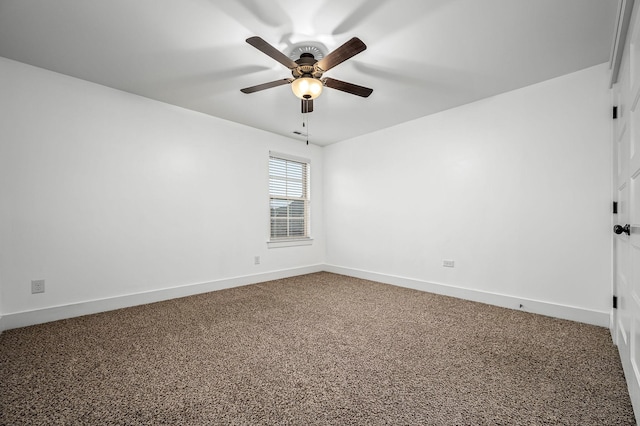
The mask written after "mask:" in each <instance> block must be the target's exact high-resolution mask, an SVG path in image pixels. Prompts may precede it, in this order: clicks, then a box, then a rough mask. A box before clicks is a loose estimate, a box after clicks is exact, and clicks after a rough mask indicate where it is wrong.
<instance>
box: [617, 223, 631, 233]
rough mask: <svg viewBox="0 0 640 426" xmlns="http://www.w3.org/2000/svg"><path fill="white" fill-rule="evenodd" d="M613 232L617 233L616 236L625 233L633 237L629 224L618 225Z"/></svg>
mask: <svg viewBox="0 0 640 426" xmlns="http://www.w3.org/2000/svg"><path fill="white" fill-rule="evenodd" d="M613 232H615V233H616V234H618V235H620V234H622V233H623V232H624V233H625V234H627V235H631V230H630V226H629V224H628V223H627V224H626V225H625V226H622V225H616V226H614V227H613Z"/></svg>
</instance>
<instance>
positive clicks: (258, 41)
mask: <svg viewBox="0 0 640 426" xmlns="http://www.w3.org/2000/svg"><path fill="white" fill-rule="evenodd" d="M246 41H247V43H249V44H250V45H252V46H253V47H255V48H256V49H258V50H259V51H261V52H262V53H264V54H265V55H267V56H270V57H272V58H273V59H275V60H276V61H278V62H280V63H281V64H282V65H284V66H285V67H287V68H289V69H290V70H293V69H296V68H298V64H296V63H295V62H294V61H292V60H291V59H289V58H288V57H287V56H286V55H285V54H284V53H282V52H281V51H279V50H278V49H276V48H275V47H273V46H272V45H270V44H269V43H267V42H266V41H264V40H263V39H262V38H260V37H258V36H254V37H249V38H248V39H247V40H246Z"/></svg>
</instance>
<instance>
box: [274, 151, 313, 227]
mask: <svg viewBox="0 0 640 426" xmlns="http://www.w3.org/2000/svg"><path fill="white" fill-rule="evenodd" d="M282 157H283V156H280V155H278V154H274V153H271V154H270V155H269V199H270V202H269V207H270V208H269V210H270V221H271V240H279V239H295V238H308V237H309V162H308V161H305V160H302V159H299V160H294V159H289V158H282Z"/></svg>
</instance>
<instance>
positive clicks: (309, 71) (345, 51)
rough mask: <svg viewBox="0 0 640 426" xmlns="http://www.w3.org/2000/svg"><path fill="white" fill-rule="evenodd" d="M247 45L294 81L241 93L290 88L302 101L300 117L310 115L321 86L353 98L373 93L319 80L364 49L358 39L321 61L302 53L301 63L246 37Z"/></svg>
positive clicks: (270, 84) (323, 79)
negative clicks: (284, 70)
mask: <svg viewBox="0 0 640 426" xmlns="http://www.w3.org/2000/svg"><path fill="white" fill-rule="evenodd" d="M246 41H247V43H249V44H250V45H252V46H253V47H255V48H256V49H258V50H259V51H261V52H262V53H264V54H266V55H268V56H270V57H272V58H273V59H275V60H276V61H278V62H280V63H281V64H282V65H284V66H285V67H287V68H289V69H290V70H291V74H292V75H293V78H291V77H290V78H283V79H280V80H275V81H271V82H268V83H263V84H258V85H257V86H251V87H245V88H244V89H240V91H241V92H242V93H254V92H258V91H260V90H265V89H270V88H272V87H277V86H282V85H285V84H291V89H292V90H293V93H294V94H295V95H296V96H297V97H298V98H300V99H301V100H302V113H309V112H312V111H313V100H314V99H315V98H317V97H318V96H320V93H322V88H323V86H327V87H329V88H331V89H336V90H340V91H343V92H346V93H351V94H352V95H357V96H362V97H363V98H366V97H368V96H369V95H370V94H371V93H372V92H373V89H369V88H368V87H363V86H358V85H357V84H352V83H347V82H345V81H340V80H336V79H334V78H330V77H324V78H322V74H324V73H325V72H327V71H329V70H330V69H331V68H333V67H335V66H336V65H338V64H341V63H342V62H344V61H346V60H347V59H349V58H351V57H353V56H355V55H357V54H358V53H360V52H362V51H363V50H365V49H366V48H367V46H366V45H365V44H364V43H363V42H362V40H360V39H359V38H357V37H353V38H352V39H351V40H349V41H347V42H346V43H344V44H343V45H342V46H340V47H338V48H337V49H336V50H334V51H333V52H330V53H329V54H327V55H326V56H325V57H324V58H322V59H320V60H317V59H316V58H315V57H314V55H313V54H312V53H309V52H303V53H302V54H301V55H300V59H298V60H295V61H294V60H292V59H290V58H289V57H287V56H286V55H285V54H284V53H282V52H280V51H279V50H278V49H276V48H275V47H273V46H272V45H270V44H269V43H267V42H266V41H264V40H263V39H262V38H260V37H257V36H256V37H249V38H248V39H247V40H246Z"/></svg>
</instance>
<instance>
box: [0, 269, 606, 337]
mask: <svg viewBox="0 0 640 426" xmlns="http://www.w3.org/2000/svg"><path fill="white" fill-rule="evenodd" d="M321 271H327V272H333V273H336V274H341V275H347V276H351V277H356V278H362V279H367V280H371V281H377V282H381V283H385V284H391V285H397V286H400V287H407V288H412V289H415V290H421V291H426V292H429V293H435V294H442V295H445V296H452V297H457V298H459V299H465V300H472V301H475V302H482V303H487V304H490V305H496V306H501V307H505V308H511V309H517V310H522V311H526V312H532V313H536V314H541V315H547V316H551V317H556V318H562V319H567V320H571V321H577V322H582V323H586V324H592V325H597V326H601V327H610V318H611V315H610V313H609V312H600V311H592V310H588V309H582V308H577V307H574V306H566V305H559V304H554V303H549V302H542V301H537V300H530V299H523V298H519V297H514V296H508V295H504V294H497V293H489V292H483V291H479V290H473V289H468V288H462V287H455V286H450V285H447V284H439V283H432V282H427V281H421V280H416V279H413V278H406V277H399V276H394V275H388V274H381V273H377V272H371V271H364V270H359V269H353V268H346V267H342V266H336V265H323V264H317V265H310V266H305V267H300V268H292V269H284V270H278V271H271V272H265V273H261V274H254V275H245V276H240V277H233V278H225V279H220V280H215V281H209V282H205V283H198V284H190V285H184V286H179V287H171V288H165V289H161V290H153V291H148V292H143V293H135V294H128V295H123V296H117V297H111V298H107V299H99V300H90V301H86V302H80V303H72V304H68V305H61V306H54V307H50V308H44V309H36V310H32V311H23V312H15V313H8V314H7V313H4V314H3V315H2V316H0V333H1V332H2V331H3V330H9V329H12V328H18V327H26V326H29V325H35V324H41V323H45V322H50V321H57V320H61V319H66V318H73V317H78V316H82V315H89V314H95V313H98V312H105V311H111V310H114V309H121V308H128V307H131V306H137V305H143V304H146V303H153V302H160V301H163V300H169V299H175V298H179V297H186V296H191V295H194V294H199V293H208V292H210V291H216V290H223V289H225V288H232V287H239V286H243V285H249V284H256V283H260V282H265V281H271V280H277V279H281V278H288V277H294V276H298V275H305V274H311V273H314V272H321ZM520 305H522V308H520Z"/></svg>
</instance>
